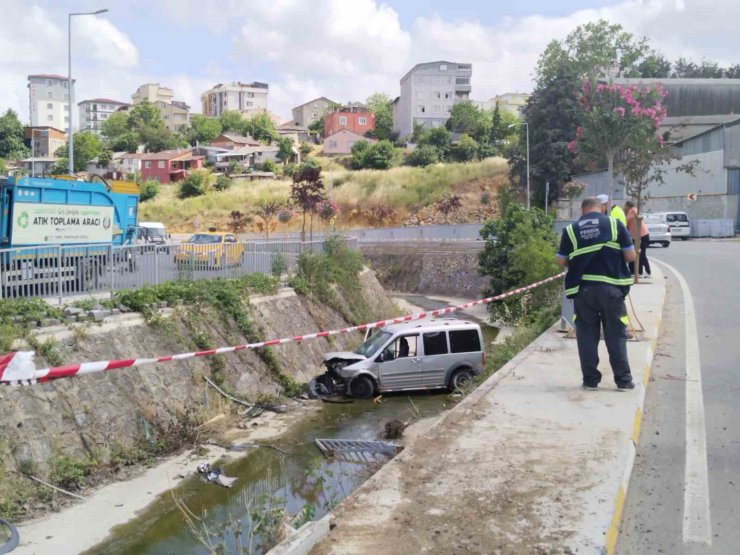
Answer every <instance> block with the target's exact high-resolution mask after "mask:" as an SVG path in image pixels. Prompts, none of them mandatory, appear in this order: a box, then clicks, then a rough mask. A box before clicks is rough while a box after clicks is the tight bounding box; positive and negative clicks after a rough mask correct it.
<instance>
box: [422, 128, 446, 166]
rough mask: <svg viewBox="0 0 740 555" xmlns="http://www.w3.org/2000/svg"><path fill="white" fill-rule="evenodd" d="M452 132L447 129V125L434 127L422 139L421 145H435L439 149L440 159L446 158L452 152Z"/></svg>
mask: <svg viewBox="0 0 740 555" xmlns="http://www.w3.org/2000/svg"><path fill="white" fill-rule="evenodd" d="M451 142H452V134H451V133H450V132H449V131H447V128H446V127H432V128H431V129H430V130H429V131H428V132H426V133H425V134H424V135H423V136H422V137H421V139H420V142H419V144H420V145H421V146H424V145H429V146H433V147H434V148H435V150H436V151H437V154H438V156H439V159H440V160H446V159H447V158H448V157H449V154H450V143H451Z"/></svg>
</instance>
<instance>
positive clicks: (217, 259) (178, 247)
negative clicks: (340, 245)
mask: <svg viewBox="0 0 740 555" xmlns="http://www.w3.org/2000/svg"><path fill="white" fill-rule="evenodd" d="M344 241H345V242H346V244H347V245H348V247H349V248H351V249H354V250H356V249H357V248H358V247H357V239H356V238H354V237H344ZM323 250H324V240H323V238H321V239H318V240H314V241H281V240H276V241H247V242H241V243H199V244H196V243H180V244H165V245H151V244H149V245H130V246H122V247H114V246H111V245H76V246H60V245H54V246H48V247H22V248H16V249H5V250H0V298H19V297H41V298H54V297H57V298H58V299H59V301H60V302H61V300H62V298H64V297H72V296H78V295H91V294H95V293H106V292H109V293H112V292H114V291H119V290H122V289H134V288H137V287H142V286H144V285H157V284H160V283H163V282H165V281H172V280H176V279H213V278H217V277H225V278H234V277H239V276H242V275H245V274H250V273H262V274H271V273H272V271H273V267H274V266H273V265H276V266H275V267H277V265H278V260H279V259H282V262H283V263H284V267H285V269H287V270H293V269H294V268H295V265H296V262H297V260H298V257H299V256H300V254H301V253H303V252H323ZM279 265H281V266H282V265H283V264H279Z"/></svg>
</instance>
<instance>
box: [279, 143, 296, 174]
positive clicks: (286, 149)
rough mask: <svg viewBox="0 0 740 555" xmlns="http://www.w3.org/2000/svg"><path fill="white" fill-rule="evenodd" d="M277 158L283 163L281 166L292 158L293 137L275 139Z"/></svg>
mask: <svg viewBox="0 0 740 555" xmlns="http://www.w3.org/2000/svg"><path fill="white" fill-rule="evenodd" d="M277 147H278V152H277V159H278V160H280V161H281V162H282V163H283V167H285V166H287V165H288V162H290V161H291V160H292V159H293V139H290V138H288V137H280V138H279V139H278V141H277Z"/></svg>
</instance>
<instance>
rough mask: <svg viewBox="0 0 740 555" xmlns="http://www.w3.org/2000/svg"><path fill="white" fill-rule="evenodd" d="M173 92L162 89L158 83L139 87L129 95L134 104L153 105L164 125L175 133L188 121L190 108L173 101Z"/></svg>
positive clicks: (182, 103)
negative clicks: (145, 102)
mask: <svg viewBox="0 0 740 555" xmlns="http://www.w3.org/2000/svg"><path fill="white" fill-rule="evenodd" d="M174 98H175V91H173V90H172V89H170V88H168V87H162V86H160V84H159V83H146V84H144V85H141V86H140V87H139V88H138V89H136V92H135V93H134V94H132V95H131V99H132V100H133V103H134V104H140V103H141V102H144V101H145V100H146V101H148V102H151V103H152V104H154V106H155V107H156V108H157V110H159V113H160V114H162V119H163V120H164V125H165V127H166V128H167V129H169V130H170V131H173V132H174V131H177V130H179V129H180V127H182V126H183V125H187V124H188V123H189V121H190V106H188V105H187V104H185V103H184V102H180V101H179V100H174Z"/></svg>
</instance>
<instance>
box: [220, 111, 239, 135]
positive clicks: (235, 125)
mask: <svg viewBox="0 0 740 555" xmlns="http://www.w3.org/2000/svg"><path fill="white" fill-rule="evenodd" d="M218 120H219V122H220V123H221V131H222V132H223V133H228V132H233V133H239V134H240V135H241V134H244V123H245V120H244V118H243V117H242V115H241V113H240V112H237V111H235V110H226V111H225V112H221V115H220V116H219V118H218Z"/></svg>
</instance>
